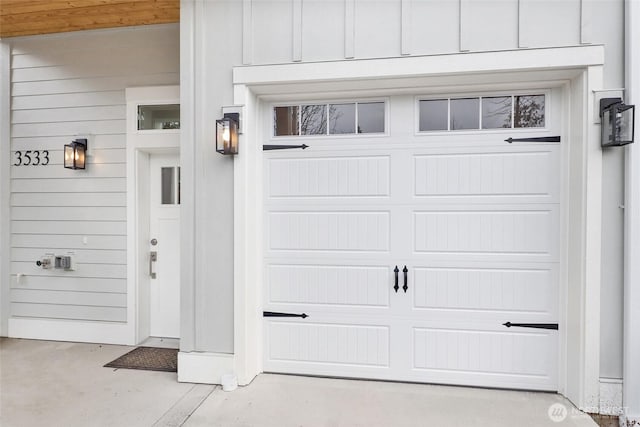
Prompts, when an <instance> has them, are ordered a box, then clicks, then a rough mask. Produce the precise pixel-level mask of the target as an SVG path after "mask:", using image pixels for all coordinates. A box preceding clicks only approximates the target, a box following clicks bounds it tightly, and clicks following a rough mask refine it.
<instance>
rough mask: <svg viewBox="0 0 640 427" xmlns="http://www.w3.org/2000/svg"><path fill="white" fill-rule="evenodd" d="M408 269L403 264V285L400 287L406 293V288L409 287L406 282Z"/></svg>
mask: <svg viewBox="0 0 640 427" xmlns="http://www.w3.org/2000/svg"><path fill="white" fill-rule="evenodd" d="M408 271H409V270H408V269H407V266H406V265H405V266H404V268H403V269H402V272H403V273H404V286H403V287H402V289H403V290H404V293H405V294H406V293H407V289H409V285H408V284H407V272H408Z"/></svg>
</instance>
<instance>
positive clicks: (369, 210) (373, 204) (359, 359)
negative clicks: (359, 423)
mask: <svg viewBox="0 0 640 427" xmlns="http://www.w3.org/2000/svg"><path fill="white" fill-rule="evenodd" d="M417 104H418V103H417V101H416V98H415V97H412V96H401V97H395V96H391V97H390V98H389V101H388V102H387V107H388V109H390V111H389V112H388V113H389V119H388V122H389V123H388V125H387V127H386V131H387V132H388V134H380V135H375V136H367V135H364V134H363V135H361V134H355V135H348V136H344V135H331V134H327V135H322V136H291V137H274V138H273V140H272V141H269V142H268V143H271V144H278V145H279V144H287V145H300V144H308V145H310V147H309V148H307V149H305V150H300V149H297V150H296V149H287V150H269V151H265V152H264V167H263V186H264V191H263V194H264V209H265V214H264V217H263V221H264V235H263V239H262V241H263V243H262V244H263V251H264V269H263V282H264V288H263V292H262V298H263V310H265V311H271V312H275V313H276V315H278V314H277V313H281V314H280V315H301V314H302V313H305V314H306V315H307V317H305V318H302V317H273V315H269V316H268V317H265V319H264V323H263V325H264V329H263V332H264V334H263V335H264V342H265V347H264V348H265V351H264V370H265V371H268V372H285V373H296V374H309V375H327V376H341V377H356V378H358V377H359V378H371V379H385V380H398V381H414V382H426V383H442V384H459V385H474V386H489V387H506V388H523V389H537V390H557V378H556V377H557V363H558V343H557V341H558V331H557V330H549V329H538V328H524V327H519V326H518V327H511V328H507V327H505V326H504V325H503V324H504V323H505V322H512V323H514V324H515V323H519V324H526V323H539V324H555V323H556V322H558V320H559V318H558V304H559V303H558V288H559V278H560V275H559V271H560V237H559V236H561V226H560V221H561V218H562V217H561V213H562V210H561V203H560V202H561V197H560V193H561V185H560V178H561V168H560V163H561V162H560V160H561V151H562V149H561V146H560V144H557V143H541V142H525V141H518V142H516V143H513V144H508V143H506V142H505V141H504V140H505V138H508V137H514V138H520V137H528V136H532V137H538V136H551V135H557V134H558V133H557V132H556V130H553V129H515V128H514V129H504V130H502V129H501V130H488V129H478V130H465V131H462V132H457V131H456V132H453V131H452V132H448V131H447V132H417V133H416V132H414V131H415V129H416V128H417V124H416V123H414V122H412V118H413V119H415V115H414V114H411V112H412V111H413V112H416V108H417ZM267 110H268V111H265V113H266V115H265V120H266V123H267V124H268V126H267V132H268V133H271V132H272V131H273V122H272V120H273V109H272V108H267ZM391 110H393V111H391ZM400 111H405V112H408V113H409V114H400V113H399V112H400ZM547 123H553V124H555V123H556V121H551V120H549V121H548V122H547ZM389 124H393V126H389ZM396 266H397V267H398V272H397V280H398V289H397V290H394V283H395V280H396V273H394V267H396ZM405 266H406V272H405V271H404V270H405ZM405 278H406V280H407V288H406V290H405V289H404V288H403V285H404V282H405ZM535 326H540V327H544V325H535ZM559 326H560V328H563V325H562V324H560V325H559Z"/></svg>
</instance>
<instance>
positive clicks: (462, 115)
mask: <svg viewBox="0 0 640 427" xmlns="http://www.w3.org/2000/svg"><path fill="white" fill-rule="evenodd" d="M479 109H480V99H478V98H465V99H452V100H451V112H450V116H451V117H450V121H451V130H460V129H478V128H479V127H480V115H479Z"/></svg>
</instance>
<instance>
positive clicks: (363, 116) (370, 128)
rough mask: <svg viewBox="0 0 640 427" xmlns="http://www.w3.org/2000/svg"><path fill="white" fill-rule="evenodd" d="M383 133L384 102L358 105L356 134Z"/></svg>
mask: <svg viewBox="0 0 640 427" xmlns="http://www.w3.org/2000/svg"><path fill="white" fill-rule="evenodd" d="M380 132H384V102H366V103H358V133H380Z"/></svg>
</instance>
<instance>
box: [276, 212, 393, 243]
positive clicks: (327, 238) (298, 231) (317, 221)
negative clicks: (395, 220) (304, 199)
mask: <svg viewBox="0 0 640 427" xmlns="http://www.w3.org/2000/svg"><path fill="white" fill-rule="evenodd" d="M268 221H269V228H270V232H269V249H270V250H272V251H275V250H294V251H366V252H380V251H388V250H389V244H390V235H389V231H390V222H389V221H390V215H389V212H353V211H352V212H322V211H318V212H270V213H269V219H268Z"/></svg>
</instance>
